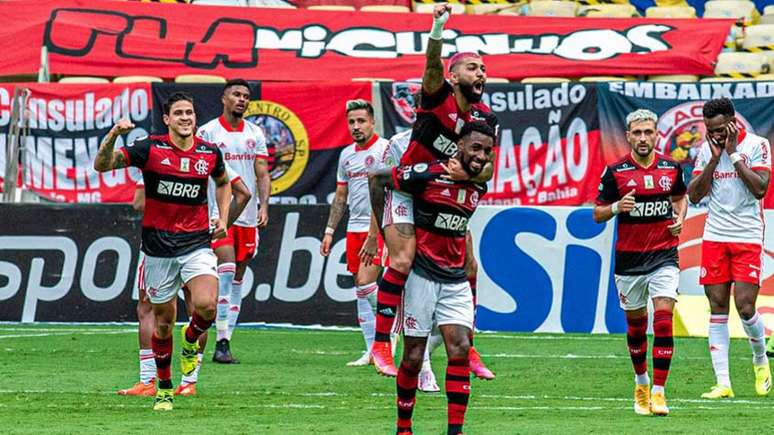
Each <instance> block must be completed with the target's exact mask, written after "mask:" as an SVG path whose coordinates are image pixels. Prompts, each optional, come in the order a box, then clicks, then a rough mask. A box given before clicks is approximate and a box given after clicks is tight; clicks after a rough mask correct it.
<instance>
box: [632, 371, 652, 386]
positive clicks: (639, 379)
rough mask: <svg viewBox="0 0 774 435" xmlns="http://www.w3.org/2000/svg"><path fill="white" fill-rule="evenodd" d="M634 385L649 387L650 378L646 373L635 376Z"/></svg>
mask: <svg viewBox="0 0 774 435" xmlns="http://www.w3.org/2000/svg"><path fill="white" fill-rule="evenodd" d="M634 383H635V384H637V385H650V376H648V372H645V373H643V374H641V375H638V374H635V375H634Z"/></svg>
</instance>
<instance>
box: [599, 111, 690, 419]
mask: <svg viewBox="0 0 774 435" xmlns="http://www.w3.org/2000/svg"><path fill="white" fill-rule="evenodd" d="M657 122H658V117H657V116H656V114H655V113H653V112H651V111H650V110H642V109H641V110H636V111H634V112H632V113H630V114H629V115H628V116H627V117H626V140H627V141H628V142H629V145H630V146H631V148H632V151H631V153H630V154H629V155H627V156H626V157H624V158H623V159H621V160H619V161H618V162H616V163H614V164H612V165H610V166H608V167H607V168H605V172H604V173H603V174H602V181H601V183H600V185H599V196H598V197H597V205H596V206H595V207H594V220H595V221H597V222H606V221H608V220H610V219H612V218H614V217H615V216H618V230H617V231H618V238H617V239H616V246H615V283H616V287H617V288H618V298H619V299H620V301H621V308H622V309H623V310H624V311H625V312H626V323H627V325H628V329H627V334H626V340H627V343H628V345H629V354H630V355H631V358H632V364H633V365H634V373H635V387H634V412H636V413H637V414H640V415H649V414H651V413H653V414H655V415H667V414H669V408H668V407H667V404H666V396H665V394H664V386H665V385H666V380H667V376H668V375H669V365H670V363H671V361H672V352H673V346H674V345H673V339H672V312H673V310H674V306H675V301H676V300H677V287H678V284H679V282H680V269H679V267H678V261H677V245H678V235H679V234H680V231H681V230H682V226H683V220H684V219H685V213H686V212H687V210H688V207H687V202H686V199H685V190H686V188H685V182H684V181H683V172H682V169H681V168H680V164H679V163H677V162H675V161H674V160H672V159H671V158H668V157H665V156H661V155H657V154H656V152H655V151H654V147H655V145H656V138H657V134H656V133H657V129H656V123H657ZM624 192H626V193H624ZM648 298H650V299H651V300H652V301H653V309H654V312H653V333H654V338H653V390H652V391H651V389H650V378H649V377H648V362H647V353H648V337H647V331H648Z"/></svg>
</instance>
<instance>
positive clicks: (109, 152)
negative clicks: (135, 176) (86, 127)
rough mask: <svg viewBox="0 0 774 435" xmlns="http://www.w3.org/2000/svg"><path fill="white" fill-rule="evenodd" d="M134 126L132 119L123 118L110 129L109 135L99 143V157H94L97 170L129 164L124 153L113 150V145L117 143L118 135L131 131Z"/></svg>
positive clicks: (122, 166)
mask: <svg viewBox="0 0 774 435" xmlns="http://www.w3.org/2000/svg"><path fill="white" fill-rule="evenodd" d="M133 128H134V124H133V123H132V121H129V120H128V119H121V120H119V121H118V122H117V123H116V124H115V125H114V126H113V128H111V129H110V131H109V132H108V134H107V136H105V140H103V141H102V143H101V144H100V145H99V150H98V151H97V157H96V158H94V169H95V170H97V171H99V172H105V171H112V170H113V169H119V168H125V167H127V166H129V162H128V161H127V160H126V157H125V156H124V153H123V152H121V151H113V146H114V145H115V144H116V139H118V136H120V135H122V134H126V133H128V132H130V131H131V130H132V129H133Z"/></svg>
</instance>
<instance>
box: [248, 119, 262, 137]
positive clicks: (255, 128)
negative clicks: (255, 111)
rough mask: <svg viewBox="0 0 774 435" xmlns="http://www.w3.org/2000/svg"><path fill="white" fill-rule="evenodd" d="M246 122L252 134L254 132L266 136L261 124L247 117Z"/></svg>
mask: <svg viewBox="0 0 774 435" xmlns="http://www.w3.org/2000/svg"><path fill="white" fill-rule="evenodd" d="M244 122H245V130H249V131H250V134H253V135H255V136H259V137H264V134H263V129H262V128H261V126H259V125H258V124H256V123H254V122H252V121H249V120H247V119H245V120H244Z"/></svg>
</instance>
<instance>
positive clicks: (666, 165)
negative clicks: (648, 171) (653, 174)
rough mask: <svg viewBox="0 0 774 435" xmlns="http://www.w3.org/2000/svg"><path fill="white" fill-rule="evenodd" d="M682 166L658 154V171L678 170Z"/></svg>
mask: <svg viewBox="0 0 774 435" xmlns="http://www.w3.org/2000/svg"><path fill="white" fill-rule="evenodd" d="M679 167H680V164H679V163H677V161H676V160H675V159H673V158H672V157H670V156H668V155H666V154H658V153H657V154H656V169H676V168H679Z"/></svg>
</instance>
